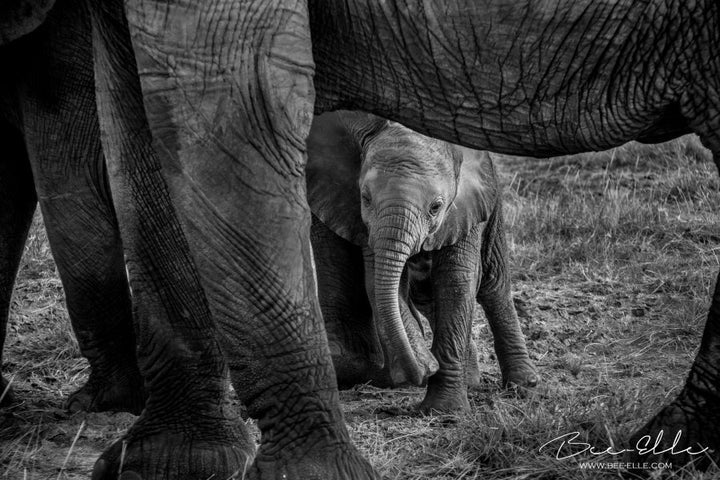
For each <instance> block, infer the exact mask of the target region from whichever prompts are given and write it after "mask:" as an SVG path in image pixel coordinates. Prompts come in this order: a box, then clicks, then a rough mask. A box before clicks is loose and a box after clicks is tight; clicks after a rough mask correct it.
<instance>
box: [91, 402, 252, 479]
mask: <svg viewBox="0 0 720 480" xmlns="http://www.w3.org/2000/svg"><path fill="white" fill-rule="evenodd" d="M199 420H200V421H201V422H203V423H202V425H199V426H198V428H197V429H195V428H193V427H192V426H191V425H187V424H185V425H181V424H178V425H171V427H176V428H178V429H182V430H181V431H171V430H166V429H164V428H162V429H161V428H155V429H150V428H145V429H143V428H142V427H140V428H136V426H133V428H132V429H131V430H130V431H129V432H128V434H127V435H126V436H125V437H124V438H123V439H121V440H119V441H118V442H116V443H115V444H114V445H113V446H111V447H110V448H109V449H108V450H106V451H105V453H103V454H102V455H101V456H100V458H99V459H98V461H97V462H95V467H94V468H93V473H92V480H117V479H118V478H121V479H133V480H134V479H142V480H197V479H200V478H202V479H205V478H218V479H220V478H222V479H228V478H244V474H245V472H247V471H248V470H249V469H250V465H251V464H252V460H253V454H254V450H255V447H254V444H253V442H252V440H251V439H250V436H249V435H248V434H247V432H246V430H245V429H244V427H243V428H242V429H240V428H239V427H236V428H233V427H234V426H233V425H231V424H230V422H229V421H222V422H217V423H215V422H211V421H208V419H207V418H202V416H201V418H200V419H199ZM136 425H137V424H136ZM167 428H170V426H168V427H167ZM153 430H154V431H153Z"/></svg>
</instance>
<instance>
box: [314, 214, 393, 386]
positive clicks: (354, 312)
mask: <svg viewBox="0 0 720 480" xmlns="http://www.w3.org/2000/svg"><path fill="white" fill-rule="evenodd" d="M310 240H311V243H312V247H313V254H314V257H315V271H316V273H317V281H318V297H319V300H320V309H321V310H322V315H323V319H324V321H325V330H326V331H327V337H328V345H329V347H330V354H331V356H332V360H333V366H334V367H335V374H336V375H337V381H338V385H339V386H340V388H349V387H352V386H353V385H355V384H358V383H365V382H368V381H370V380H371V379H372V378H373V376H375V375H376V374H377V373H378V372H379V371H380V369H381V368H382V360H383V357H382V349H381V346H380V342H379V340H378V339H377V334H376V332H375V327H374V325H373V322H372V308H371V307H370V303H369V302H368V299H367V295H366V294H365V282H364V273H363V255H362V248H361V247H358V246H356V245H353V244H351V243H350V242H348V241H347V240H344V239H342V238H340V237H339V236H337V235H336V234H335V233H334V232H333V231H332V230H330V229H329V228H328V227H327V226H326V225H325V224H324V223H323V222H322V221H321V220H319V219H318V218H317V217H315V216H314V215H313V217H312V227H311V234H310Z"/></svg>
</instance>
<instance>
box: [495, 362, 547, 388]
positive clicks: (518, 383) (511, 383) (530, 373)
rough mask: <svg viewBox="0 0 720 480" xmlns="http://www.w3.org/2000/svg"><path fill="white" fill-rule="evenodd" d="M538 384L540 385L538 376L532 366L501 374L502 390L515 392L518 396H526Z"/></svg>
mask: <svg viewBox="0 0 720 480" xmlns="http://www.w3.org/2000/svg"><path fill="white" fill-rule="evenodd" d="M538 383H540V375H538V373H537V371H536V370H535V367H534V366H532V365H524V366H522V367H519V368H513V369H511V370H509V371H507V372H503V380H502V386H503V388H506V389H508V390H512V391H515V392H517V393H518V395H520V396H525V395H527V394H528V393H529V391H530V390H531V389H533V388H535V387H536V386H537V385H538Z"/></svg>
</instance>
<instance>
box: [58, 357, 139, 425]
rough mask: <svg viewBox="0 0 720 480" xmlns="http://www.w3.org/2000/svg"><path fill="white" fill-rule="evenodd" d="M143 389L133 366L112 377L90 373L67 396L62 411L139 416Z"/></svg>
mask: <svg viewBox="0 0 720 480" xmlns="http://www.w3.org/2000/svg"><path fill="white" fill-rule="evenodd" d="M144 406H145V390H144V388H143V382H142V379H141V378H140V373H139V372H138V370H137V367H135V368H134V369H129V372H126V373H118V374H115V375H112V376H101V375H96V374H95V373H91V374H90V378H89V379H88V381H87V383H86V384H85V385H83V386H82V387H80V388H79V389H78V390H76V391H75V392H73V393H71V394H70V396H69V397H68V399H67V401H66V402H65V408H66V409H67V410H69V411H71V412H129V413H132V414H135V415H140V412H142V409H143V407H144Z"/></svg>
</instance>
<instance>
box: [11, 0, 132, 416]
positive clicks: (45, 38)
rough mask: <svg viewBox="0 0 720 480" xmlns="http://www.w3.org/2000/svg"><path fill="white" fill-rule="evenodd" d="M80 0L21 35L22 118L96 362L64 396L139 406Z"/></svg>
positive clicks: (68, 292)
mask: <svg viewBox="0 0 720 480" xmlns="http://www.w3.org/2000/svg"><path fill="white" fill-rule="evenodd" d="M81 5H83V3H82V0H65V1H63V2H61V3H59V4H58V5H57V7H56V8H55V9H53V10H52V12H51V13H50V15H49V17H48V19H47V21H46V23H45V24H44V25H43V26H42V27H40V29H38V30H37V31H36V32H34V33H33V34H32V35H31V37H30V38H29V39H27V40H26V41H25V43H24V47H23V52H24V57H23V68H24V70H23V73H22V74H20V76H21V81H20V83H21V85H22V87H21V93H20V100H21V108H22V113H23V115H22V118H23V123H24V130H25V136H26V143H27V148H28V152H29V156H30V159H31V164H32V167H33V173H34V178H35V185H36V191H37V194H38V198H39V200H40V207H41V210H42V212H43V220H44V222H45V228H46V230H47V233H48V239H49V241H50V246H51V249H52V252H53V257H54V259H55V262H56V264H57V267H58V270H59V272H60V278H61V280H62V283H63V288H64V290H65V298H66V303H67V308H68V314H69V317H70V320H71V323H72V327H73V330H74V331H75V335H76V336H77V339H78V344H79V346H80V352H81V353H82V355H83V356H84V357H86V358H87V359H88V362H89V363H90V377H89V379H88V381H87V383H86V384H85V385H84V386H82V387H81V388H80V389H79V390H78V391H76V392H75V393H73V394H72V395H71V396H70V398H69V399H68V402H67V405H68V407H69V408H70V409H72V410H87V411H106V410H114V411H117V410H121V411H129V412H132V413H136V414H139V413H140V411H141V410H142V407H143V403H144V399H143V387H142V379H141V378H140V372H139V370H138V367H137V361H136V359H135V335H134V331H133V324H132V315H131V309H130V295H129V291H128V284H127V279H126V275H125V263H124V259H123V253H122V245H121V243H120V237H119V232H118V228H117V222H116V220H115V213H114V211H113V208H112V204H111V199H110V193H109V191H108V188H107V182H106V180H105V175H106V172H105V161H104V158H103V154H102V149H101V146H100V131H99V125H98V118H97V106H96V103H95V83H94V79H93V69H92V45H91V39H90V35H89V25H90V23H89V21H90V20H89V17H88V15H87V14H86V15H79V14H78V9H79V8H80V7H81ZM76 25H77V26H78V28H75V26H76ZM77 32H84V35H82V34H78V33H77Z"/></svg>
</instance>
